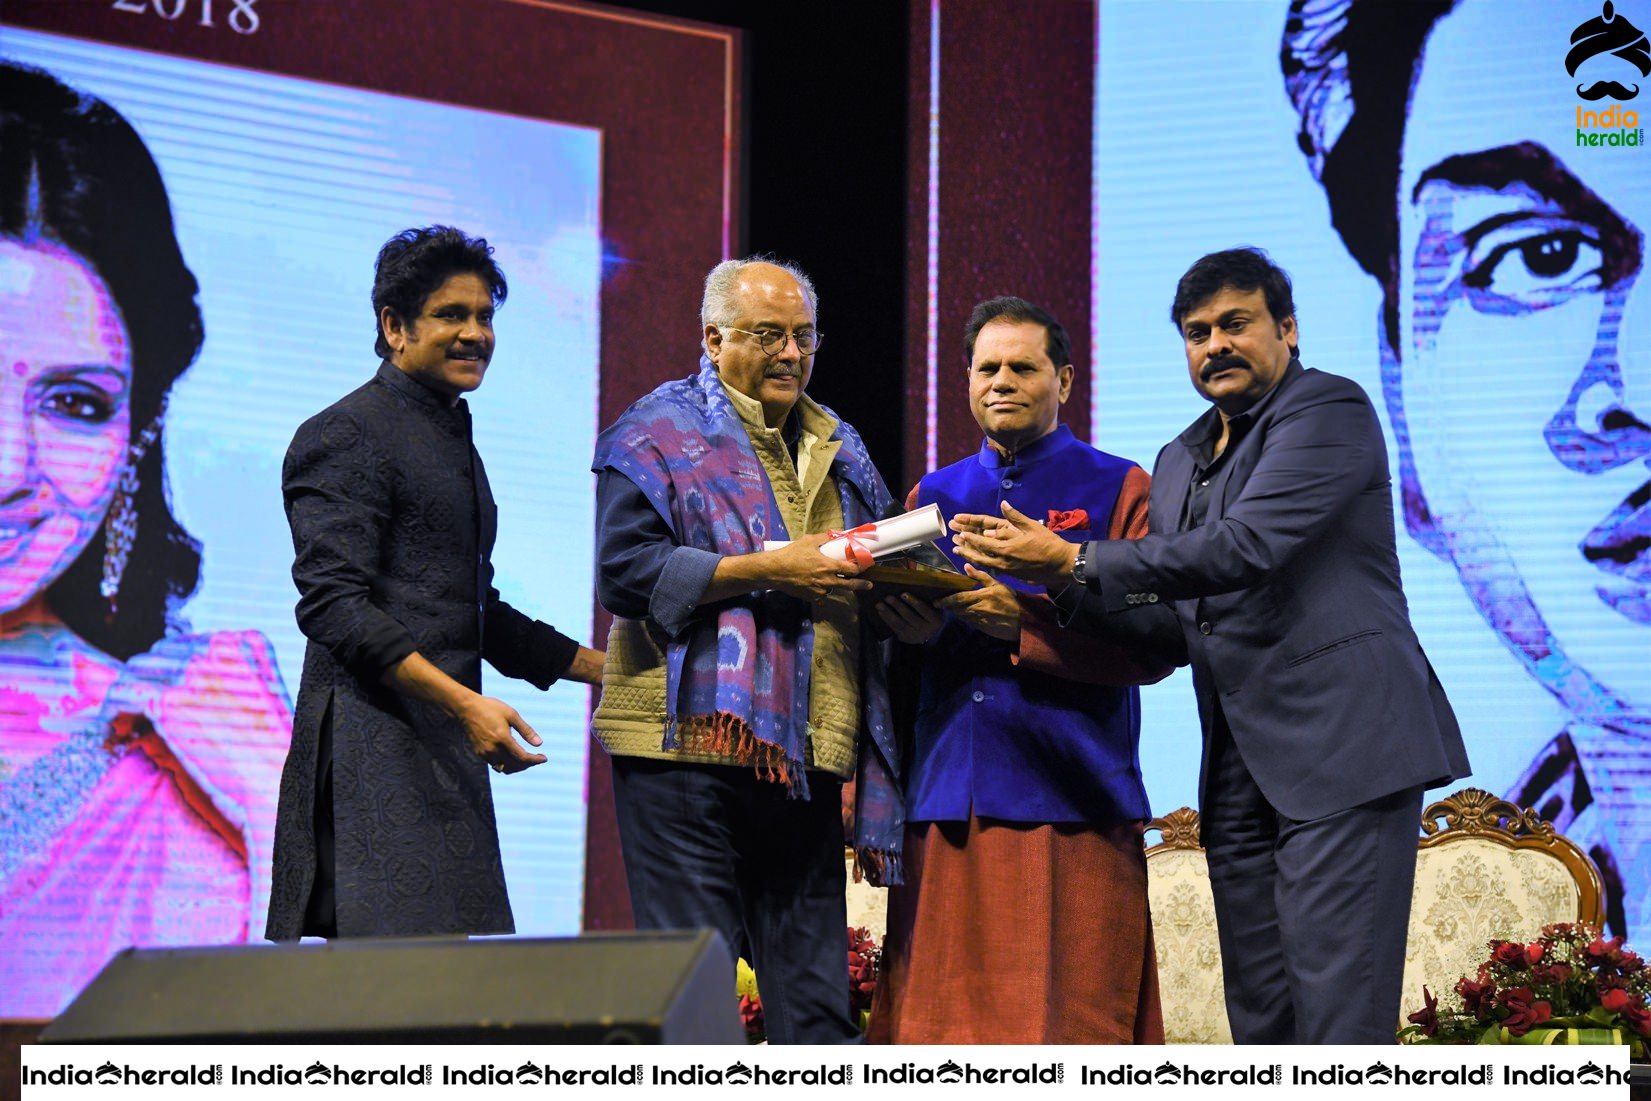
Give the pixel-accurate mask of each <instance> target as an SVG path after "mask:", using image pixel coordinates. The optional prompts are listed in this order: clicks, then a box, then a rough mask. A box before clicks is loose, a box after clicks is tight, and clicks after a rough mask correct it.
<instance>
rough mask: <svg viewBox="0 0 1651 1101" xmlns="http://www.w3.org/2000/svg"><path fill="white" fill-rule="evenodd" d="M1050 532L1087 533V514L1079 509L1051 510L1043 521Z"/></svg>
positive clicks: (1084, 510)
mask: <svg viewBox="0 0 1651 1101" xmlns="http://www.w3.org/2000/svg"><path fill="white" fill-rule="evenodd" d="M1044 523H1045V524H1047V525H1048V527H1049V530H1050V531H1088V530H1089V512H1088V510H1087V509H1081V508H1067V509H1060V508H1052V509H1050V510H1049V519H1047V520H1045V521H1044Z"/></svg>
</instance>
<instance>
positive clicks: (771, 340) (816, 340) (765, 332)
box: [722, 325, 824, 356]
mask: <svg viewBox="0 0 1651 1101" xmlns="http://www.w3.org/2000/svg"><path fill="white" fill-rule="evenodd" d="M722 328H724V329H727V330H728V331H729V332H731V333H744V334H745V335H746V336H754V337H756V338H757V344H758V346H759V347H761V348H762V350H763V353H764V354H765V355H771V356H777V355H779V354H780V353H781V352H783V351H785V342H786V341H787V340H788V339H789V340H795V341H796V342H797V351H798V352H800V353H802V354H803V355H805V356H811V355H813V354H814V353H815V352H816V351H817V350H818V349H819V347H820V341H821V340H823V339H824V337H823V336H822V335H821V333H820V330H818V329H799V330H797V331H796V332H794V333H787V332H782V331H781V330H779V329H761V330H759V331H757V332H752V331H751V330H750V329H736V328H734V327H733V326H732V325H723V326H722Z"/></svg>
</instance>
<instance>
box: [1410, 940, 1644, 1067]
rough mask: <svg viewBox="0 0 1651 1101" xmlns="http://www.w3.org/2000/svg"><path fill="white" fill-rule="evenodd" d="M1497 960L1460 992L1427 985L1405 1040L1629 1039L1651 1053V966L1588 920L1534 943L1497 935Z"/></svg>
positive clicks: (1638, 1050)
mask: <svg viewBox="0 0 1651 1101" xmlns="http://www.w3.org/2000/svg"><path fill="white" fill-rule="evenodd" d="M1488 947H1489V949H1490V958H1489V959H1488V960H1486V961H1485V962H1484V963H1482V964H1480V965H1479V971H1478V973H1477V974H1476V975H1475V976H1474V977H1473V978H1468V977H1466V976H1463V978H1462V980H1461V981H1460V982H1458V983H1457V984H1456V990H1455V994H1454V997H1453V996H1452V995H1450V994H1448V993H1447V994H1445V995H1444V997H1443V998H1442V999H1441V998H1435V997H1434V996H1433V992H1432V991H1430V990H1428V988H1427V987H1425V986H1424V987H1422V1008H1421V1009H1418V1010H1417V1011H1416V1012H1414V1013H1412V1014H1410V1016H1409V1017H1408V1018H1407V1019H1408V1020H1409V1021H1410V1022H1411V1023H1410V1024H1409V1025H1407V1026H1406V1027H1404V1028H1401V1029H1400V1030H1399V1039H1400V1040H1401V1041H1402V1042H1404V1043H1410V1044H1551V1043H1562V1044H1563V1043H1571V1044H1627V1045H1629V1048H1630V1052H1629V1057H1630V1058H1632V1059H1636V1060H1644V1059H1645V1058H1646V1050H1647V1042H1648V1040H1651V969H1648V968H1647V967H1646V966H1645V961H1643V960H1642V959H1640V957H1639V956H1638V955H1637V954H1635V953H1634V952H1632V951H1630V950H1629V949H1628V948H1627V947H1626V946H1624V944H1623V942H1622V938H1621V937H1612V938H1611V939H1610V940H1606V939H1605V938H1604V937H1602V936H1601V935H1600V933H1599V931H1598V930H1596V929H1594V928H1592V927H1590V926H1587V925H1580V924H1578V925H1548V926H1545V927H1544V928H1543V930H1542V935H1541V936H1540V937H1538V938H1537V939H1536V940H1534V941H1532V942H1531V943H1529V944H1521V943H1520V942H1519V941H1512V940H1493V941H1491V942H1490V944H1489V945H1488Z"/></svg>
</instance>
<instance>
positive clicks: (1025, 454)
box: [976, 424, 1078, 470]
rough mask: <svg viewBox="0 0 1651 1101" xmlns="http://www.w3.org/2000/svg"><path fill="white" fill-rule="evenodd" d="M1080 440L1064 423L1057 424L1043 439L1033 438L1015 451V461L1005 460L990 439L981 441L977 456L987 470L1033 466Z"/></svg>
mask: <svg viewBox="0 0 1651 1101" xmlns="http://www.w3.org/2000/svg"><path fill="white" fill-rule="evenodd" d="M1077 442H1078V438H1077V437H1076V436H1074V435H1073V434H1072V430H1071V429H1070V428H1068V427H1066V425H1064V424H1057V425H1056V426H1055V430H1054V431H1053V432H1051V433H1049V435H1047V436H1044V437H1042V438H1041V439H1037V440H1033V441H1032V442H1031V443H1029V444H1027V445H1026V446H1025V447H1023V448H1021V449H1020V450H1019V451H1016V452H1015V460H1014V462H1013V463H1010V462H1007V461H1005V459H1004V458H1003V456H1002V454H1000V453H999V452H998V450H997V449H996V448H994V447H993V446H992V442H991V441H990V440H981V441H980V454H979V455H977V456H976V458H977V459H978V460H979V462H980V465H981V466H983V467H985V468H986V469H987V470H1001V469H1003V468H1004V467H1006V466H1017V467H1020V466H1031V465H1032V464H1034V463H1039V462H1042V461H1043V460H1045V459H1048V458H1050V457H1052V456H1054V455H1058V454H1060V453H1061V452H1062V451H1065V450H1066V449H1067V448H1068V447H1071V446H1072V445H1073V444H1075V443H1077Z"/></svg>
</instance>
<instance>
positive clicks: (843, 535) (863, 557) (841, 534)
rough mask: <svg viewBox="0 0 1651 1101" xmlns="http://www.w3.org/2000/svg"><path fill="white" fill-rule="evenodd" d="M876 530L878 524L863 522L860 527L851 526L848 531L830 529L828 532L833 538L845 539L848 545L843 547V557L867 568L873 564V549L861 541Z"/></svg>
mask: <svg viewBox="0 0 1651 1101" xmlns="http://www.w3.org/2000/svg"><path fill="white" fill-rule="evenodd" d="M876 531H877V525H876V524H861V525H860V526H859V527H857V528H849V529H848V530H847V531H828V532H826V534H827V535H828V536H830V537H831V538H833V539H842V540H845V541H846V543H847V545H846V546H844V547H843V557H844V558H846V559H847V560H848V561H850V562H853V563H854V564H855V565H856V566H859V567H861V568H865V567H866V566H869V565H871V562H872V558H871V551H869V550H867V549H866V547H865V544H864V543H861V542H860V537H861V536H866V535H871V534H873V533H875V532H876Z"/></svg>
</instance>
